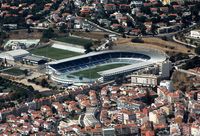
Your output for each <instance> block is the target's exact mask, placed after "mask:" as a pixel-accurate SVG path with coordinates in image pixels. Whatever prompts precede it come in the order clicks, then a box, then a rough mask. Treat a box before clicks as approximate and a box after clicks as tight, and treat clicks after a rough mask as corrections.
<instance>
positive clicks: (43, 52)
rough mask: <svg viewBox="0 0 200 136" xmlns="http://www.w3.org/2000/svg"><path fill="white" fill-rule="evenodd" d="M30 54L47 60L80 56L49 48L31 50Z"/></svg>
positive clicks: (75, 53)
mask: <svg viewBox="0 0 200 136" xmlns="http://www.w3.org/2000/svg"><path fill="white" fill-rule="evenodd" d="M30 52H31V53H32V54H35V55H39V56H45V57H47V58H51V59H56V60H59V59H64V58H70V57H74V56H78V55H81V53H77V52H72V51H67V50H61V49H56V48H53V47H50V46H46V47H41V48H36V49H33V50H31V51H30Z"/></svg>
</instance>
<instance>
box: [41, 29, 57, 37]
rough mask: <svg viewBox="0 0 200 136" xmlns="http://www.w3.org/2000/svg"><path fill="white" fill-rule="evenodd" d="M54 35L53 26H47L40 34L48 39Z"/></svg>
mask: <svg viewBox="0 0 200 136" xmlns="http://www.w3.org/2000/svg"><path fill="white" fill-rule="evenodd" d="M54 36H55V33H54V30H53V28H49V29H46V30H44V31H43V35H42V37H43V38H47V39H50V38H53V37H54Z"/></svg>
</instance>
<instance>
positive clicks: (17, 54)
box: [0, 49, 29, 60]
mask: <svg viewBox="0 0 200 136" xmlns="http://www.w3.org/2000/svg"><path fill="white" fill-rule="evenodd" d="M28 54H29V52H28V51H26V50H23V49H18V50H12V51H6V52H2V53H0V58H2V59H7V60H14V59H15V58H16V57H20V56H25V55H28Z"/></svg>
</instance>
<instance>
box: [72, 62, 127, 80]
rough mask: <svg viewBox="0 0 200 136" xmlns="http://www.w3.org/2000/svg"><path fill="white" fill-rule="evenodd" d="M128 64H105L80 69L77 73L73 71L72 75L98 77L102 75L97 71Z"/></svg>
mask: <svg viewBox="0 0 200 136" xmlns="http://www.w3.org/2000/svg"><path fill="white" fill-rule="evenodd" d="M126 65H128V64H110V65H104V66H97V67H96V68H91V69H87V70H83V71H79V72H76V73H72V75H75V76H80V77H85V78H91V79H96V78H99V77H100V75H99V74H98V73H97V72H100V71H104V70H109V69H113V68H117V67H122V66H126Z"/></svg>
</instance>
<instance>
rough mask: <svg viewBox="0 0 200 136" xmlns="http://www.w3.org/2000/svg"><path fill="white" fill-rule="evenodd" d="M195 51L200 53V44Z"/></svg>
mask: <svg viewBox="0 0 200 136" xmlns="http://www.w3.org/2000/svg"><path fill="white" fill-rule="evenodd" d="M195 53H196V54H198V55H200V46H198V47H197V48H196V49H195Z"/></svg>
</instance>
